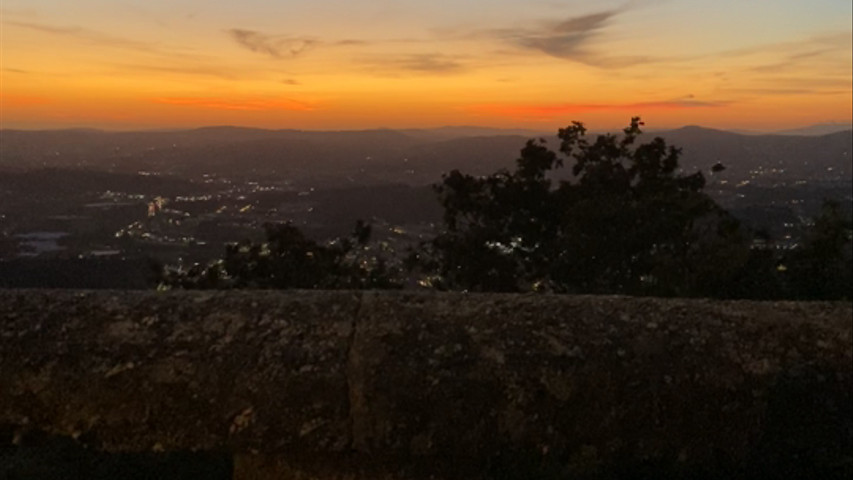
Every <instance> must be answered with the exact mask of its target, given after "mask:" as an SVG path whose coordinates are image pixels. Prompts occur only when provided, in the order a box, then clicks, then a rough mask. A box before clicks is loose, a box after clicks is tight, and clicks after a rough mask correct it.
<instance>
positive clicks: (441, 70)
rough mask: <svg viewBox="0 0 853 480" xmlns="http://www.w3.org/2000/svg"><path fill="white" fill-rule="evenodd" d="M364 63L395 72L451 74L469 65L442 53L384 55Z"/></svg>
mask: <svg viewBox="0 0 853 480" xmlns="http://www.w3.org/2000/svg"><path fill="white" fill-rule="evenodd" d="M363 63H365V64H366V65H368V66H370V67H371V68H380V69H382V70H384V71H389V72H392V73H395V74H396V73H399V72H401V71H403V72H405V71H408V72H414V73H434V74H450V73H460V72H463V71H465V70H466V69H467V66H466V65H465V64H464V63H463V62H462V61H461V58H460V57H458V56H452V55H444V54H441V53H416V54H406V55H392V56H383V57H381V58H371V59H368V60H364V61H363Z"/></svg>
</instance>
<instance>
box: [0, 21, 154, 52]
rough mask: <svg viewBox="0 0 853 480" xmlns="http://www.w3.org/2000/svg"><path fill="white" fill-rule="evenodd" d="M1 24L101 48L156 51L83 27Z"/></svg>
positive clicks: (149, 46)
mask: <svg viewBox="0 0 853 480" xmlns="http://www.w3.org/2000/svg"><path fill="white" fill-rule="evenodd" d="M3 23H4V24H6V25H10V26H13V27H19V28H26V29H29V30H35V31H38V32H43V33H49V34H51V35H57V36H63V37H71V38H76V39H78V40H82V41H85V42H88V43H92V44H97V45H101V46H107V47H114V48H122V49H130V50H137V51H144V52H153V51H156V50H157V46H156V45H155V44H152V43H149V42H141V41H137V40H132V39H128V38H123V37H119V36H114V35H110V34H107V33H103V32H99V31H96V30H90V29H87V28H83V27H75V26H56V25H46V24H41V23H32V22H19V21H6V22H3Z"/></svg>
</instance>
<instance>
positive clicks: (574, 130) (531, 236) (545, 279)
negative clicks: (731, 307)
mask: <svg viewBox="0 0 853 480" xmlns="http://www.w3.org/2000/svg"><path fill="white" fill-rule="evenodd" d="M641 125H642V123H641V122H640V119H639V118H633V119H632V120H631V123H630V125H629V126H628V127H627V128H625V129H624V131H623V134H622V135H609V134H608V135H599V136H598V137H597V138H596V139H595V140H594V141H590V140H588V139H587V137H586V133H587V131H586V128H585V127H584V125H583V124H581V123H579V122H575V123H573V124H572V125H571V126H569V127H567V128H564V129H561V130H560V131H559V134H558V137H559V139H560V145H559V149H558V151H556V152H555V151H552V150H550V149H549V148H548V146H547V144H546V142H545V140H543V139H540V140H538V141H535V140H530V141H528V142H527V144H526V145H525V147H524V148H523V149H522V150H521V156H520V158H519V159H518V160H517V162H516V168H515V170H514V171H512V172H510V171H507V170H501V171H498V172H496V173H494V174H492V175H489V176H485V177H474V176H471V175H466V174H463V173H461V172H459V171H458V170H454V171H452V172H450V173H449V174H447V175H445V176H444V177H443V181H442V183H441V184H439V185H437V186H436V191H437V192H438V195H439V199H440V201H441V204H442V205H443V206H444V209H445V214H444V229H443V231H442V232H441V233H440V234H439V235H438V236H437V237H436V238H435V239H433V240H432V241H431V242H429V243H427V244H425V245H424V248H423V249H422V251H421V252H419V255H418V256H419V259H420V261H421V263H422V265H424V266H425V267H426V269H427V271H430V272H432V273H433V276H432V278H431V280H430V281H431V283H432V284H433V285H435V286H437V287H439V288H447V289H466V290H472V291H529V290H546V291H555V292H579V293H624V294H656V295H711V294H714V293H715V291H716V290H718V289H720V288H721V287H722V286H723V285H724V284H725V282H726V280H727V278H728V277H732V276H734V275H735V273H736V272H737V270H738V268H739V267H740V266H741V265H742V264H743V263H744V262H745V260H746V258H747V257H748V255H749V242H748V241H747V238H745V236H744V235H743V234H742V232H741V230H740V229H739V224H738V222H737V221H736V220H735V219H734V218H733V217H732V216H731V215H729V214H728V213H727V212H726V211H725V210H723V209H722V208H720V207H719V206H718V205H717V204H716V203H715V202H714V201H713V200H712V199H711V198H710V197H708V196H707V195H705V194H704V193H703V192H702V189H703V187H704V185H705V180H704V177H703V175H702V173H701V172H695V173H690V174H687V173H683V172H681V171H679V169H678V159H679V155H680V153H681V152H680V150H679V149H677V148H675V147H672V146H668V145H667V144H666V142H665V141H664V140H663V139H662V138H659V137H658V138H654V139H653V140H652V141H650V142H649V143H644V144H639V143H638V141H637V140H638V137H639V136H640V134H641V133H642V132H641V129H640V127H641ZM564 164H570V165H571V173H572V175H573V176H574V181H570V180H557V179H556V175H555V171H556V170H557V169H559V168H561V167H563V165H564Z"/></svg>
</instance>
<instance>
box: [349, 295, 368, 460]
mask: <svg viewBox="0 0 853 480" xmlns="http://www.w3.org/2000/svg"><path fill="white" fill-rule="evenodd" d="M364 297H365V292H357V302H356V308H355V312H354V313H353V317H352V321H351V322H350V335H349V339H348V342H347V350H346V366H345V371H344V379H345V381H346V388H347V422H348V425H347V430H348V431H347V436H348V439H347V440H348V443H349V444H348V445H347V450H348V451H350V452H364V451H365V450H366V447H367V445H365V441H364V438H363V435H364V429H363V425H362V424H363V422H364V410H365V408H366V407H365V398H364V365H363V359H362V357H361V352H360V351H359V346H358V345H357V343H358V342H359V340H360V336H359V324H360V323H361V315H362V311H363V307H364V302H365V298H364Z"/></svg>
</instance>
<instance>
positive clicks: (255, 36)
mask: <svg viewBox="0 0 853 480" xmlns="http://www.w3.org/2000/svg"><path fill="white" fill-rule="evenodd" d="M228 34H229V35H230V36H231V38H232V39H233V40H234V41H235V42H237V44H238V45H240V46H241V47H243V48H245V49H248V50H250V51H252V52H255V53H260V54H263V55H268V56H270V57H272V58H276V59H283V58H293V57H296V56H298V55H300V54H302V53H305V52H306V51H308V50H310V49H311V48H313V47H316V46H317V45H318V44H319V43H320V42H319V40H317V39H313V38H309V37H291V36H288V35H268V34H265V33H261V32H256V31H254V30H245V29H242V28H232V29H230V30H228Z"/></svg>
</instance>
